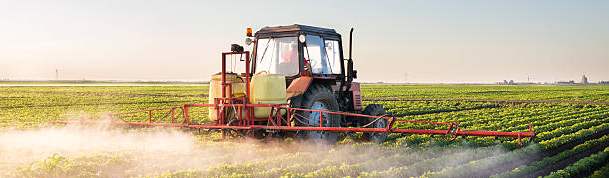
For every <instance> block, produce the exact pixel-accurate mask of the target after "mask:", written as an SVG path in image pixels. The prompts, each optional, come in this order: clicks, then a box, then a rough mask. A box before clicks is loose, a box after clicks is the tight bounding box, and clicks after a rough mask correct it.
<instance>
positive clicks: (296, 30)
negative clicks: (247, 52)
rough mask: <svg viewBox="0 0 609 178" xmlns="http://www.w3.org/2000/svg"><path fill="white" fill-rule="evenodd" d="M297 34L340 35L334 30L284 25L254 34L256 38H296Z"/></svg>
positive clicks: (267, 28)
mask: <svg viewBox="0 0 609 178" xmlns="http://www.w3.org/2000/svg"><path fill="white" fill-rule="evenodd" d="M298 34H317V35H320V36H332V37H339V38H340V34H338V33H336V31H335V30H334V29H329V28H320V27H314V26H308V25H300V24H294V25H286V26H276V27H264V28H261V29H260V30H258V31H257V32H256V34H255V36H256V37H258V38H265V37H283V36H296V35H298Z"/></svg>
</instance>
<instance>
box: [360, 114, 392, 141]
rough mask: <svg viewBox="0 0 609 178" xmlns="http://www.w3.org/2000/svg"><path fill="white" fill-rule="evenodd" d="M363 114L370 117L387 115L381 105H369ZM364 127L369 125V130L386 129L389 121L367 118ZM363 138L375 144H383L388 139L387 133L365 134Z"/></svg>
mask: <svg viewBox="0 0 609 178" xmlns="http://www.w3.org/2000/svg"><path fill="white" fill-rule="evenodd" d="M363 114H365V115H370V116H383V115H385V108H383V105H380V104H369V105H368V106H366V109H364V112H363ZM362 120H364V123H363V125H368V124H369V125H368V128H386V127H387V120H386V119H378V118H365V119H362ZM362 138H363V139H364V140H366V141H371V142H374V143H381V142H384V141H385V140H386V139H387V132H365V133H364V134H363V135H362Z"/></svg>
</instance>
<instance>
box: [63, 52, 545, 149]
mask: <svg viewBox="0 0 609 178" xmlns="http://www.w3.org/2000/svg"><path fill="white" fill-rule="evenodd" d="M249 54H250V53H249V51H245V52H225V53H222V98H215V99H214V104H185V105H181V106H175V107H168V108H159V109H147V110H140V111H132V112H123V113H115V114H109V115H107V116H108V117H109V118H110V122H109V123H110V124H116V125H139V126H168V127H190V128H204V129H221V130H222V136H223V138H225V137H226V136H227V135H228V132H229V131H230V129H234V130H252V131H253V130H254V129H265V130H275V131H278V130H281V131H331V132H390V133H410V134H438V135H453V136H455V137H456V136H460V135H462V136H501V137H518V143H519V144H521V138H523V137H533V136H535V133H533V129H532V125H529V132H494V131H462V130H461V128H459V126H458V124H457V123H441V122H426V121H414V120H404V119H396V118H395V117H384V116H381V117H379V116H370V115H363V114H355V113H346V112H337V111H323V110H310V109H302V108H292V107H289V105H288V103H285V104H251V103H249V99H248V98H249V97H250V92H249V91H250V80H251V78H250V76H251V72H250V55H249ZM227 55H245V56H246V58H245V65H246V67H245V69H246V71H245V89H246V91H245V92H246V93H245V97H234V96H233V95H232V94H227V93H226V89H227V87H228V89H229V90H228V91H231V92H232V85H231V83H226V56H227ZM191 107H214V108H216V112H217V116H218V119H217V120H216V121H214V123H213V124H191V123H190V118H189V114H188V112H189V108H191ZM224 107H235V108H236V110H238V115H237V117H238V120H237V121H232V122H231V123H227V122H226V119H227V118H225V115H224V114H223V113H222V112H223V110H224V109H223V108H224ZM255 107H271V114H270V115H269V117H268V118H254V113H253V112H254V108H255ZM176 109H181V110H182V114H181V115H182V117H183V119H182V122H181V123H178V122H177V121H176V119H177V118H176V116H175V110H176ZM161 110H169V111H168V113H167V114H166V115H165V117H166V116H168V115H169V113H171V120H170V121H168V123H160V122H159V121H162V120H161V119H163V118H161V119H157V120H156V122H153V118H152V112H153V111H161ZM281 110H285V111H286V113H287V114H286V116H287V117H286V118H283V116H281V114H278V113H280V111H281ZM243 111H245V113H246V114H245V117H246V118H245V119H243V118H241V117H242V113H243ZM297 111H311V112H319V113H320V121H321V119H322V118H321V117H322V115H323V114H321V113H329V114H337V115H342V116H355V117H360V118H379V119H386V120H388V121H389V124H387V127H386V128H363V127H324V126H323V125H322V124H320V123H322V122H319V123H318V124H317V125H319V126H313V127H302V126H294V125H292V123H293V122H292V121H293V120H294V117H301V116H299V115H298V114H297ZM142 112H148V122H123V121H115V117H120V116H121V115H126V114H133V113H142ZM274 113H275V114H274ZM303 118H304V117H303ZM87 119H88V118H82V119H81V120H80V121H54V122H53V123H55V124H108V122H103V121H89V120H87ZM304 119H307V120H309V119H308V118H304ZM254 121H266V124H265V125H256V124H254ZM313 122H314V121H313ZM395 122H413V123H424V124H437V125H448V126H450V127H449V129H447V130H419V129H394V128H393V126H394V124H395ZM315 123H317V122H315ZM247 136H252V137H253V132H251V134H248V135H247Z"/></svg>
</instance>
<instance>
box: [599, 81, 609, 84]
mask: <svg viewBox="0 0 609 178" xmlns="http://www.w3.org/2000/svg"><path fill="white" fill-rule="evenodd" d="M598 84H600V85H609V81H600V82H598Z"/></svg>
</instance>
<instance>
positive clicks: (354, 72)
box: [353, 70, 357, 78]
mask: <svg viewBox="0 0 609 178" xmlns="http://www.w3.org/2000/svg"><path fill="white" fill-rule="evenodd" d="M353 78H357V70H353Z"/></svg>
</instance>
